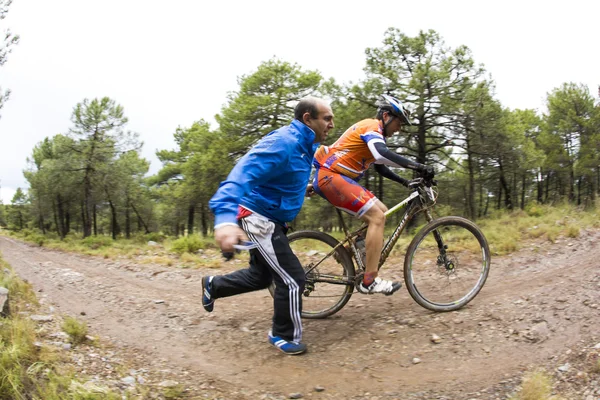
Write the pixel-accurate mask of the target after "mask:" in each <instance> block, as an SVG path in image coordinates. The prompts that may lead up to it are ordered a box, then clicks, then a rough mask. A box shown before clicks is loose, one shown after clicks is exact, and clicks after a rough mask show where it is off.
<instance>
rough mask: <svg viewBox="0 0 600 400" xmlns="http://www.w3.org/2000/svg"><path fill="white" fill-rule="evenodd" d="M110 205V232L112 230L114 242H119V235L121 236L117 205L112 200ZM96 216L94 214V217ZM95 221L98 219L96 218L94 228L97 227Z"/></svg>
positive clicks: (109, 201) (109, 202)
mask: <svg viewBox="0 0 600 400" xmlns="http://www.w3.org/2000/svg"><path fill="white" fill-rule="evenodd" d="M108 204H109V205H110V215H111V219H110V230H111V234H112V238H113V240H117V235H118V234H119V223H118V222H117V209H116V208H115V205H114V204H113V202H112V201H111V200H110V198H109V199H108ZM95 216H96V214H95V213H94V217H95ZM95 221H96V219H95V218H94V228H95V226H96V223H95Z"/></svg>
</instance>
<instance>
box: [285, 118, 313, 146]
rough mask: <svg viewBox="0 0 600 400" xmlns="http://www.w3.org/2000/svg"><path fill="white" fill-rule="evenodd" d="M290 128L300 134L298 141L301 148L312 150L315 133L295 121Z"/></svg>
mask: <svg viewBox="0 0 600 400" xmlns="http://www.w3.org/2000/svg"><path fill="white" fill-rule="evenodd" d="M291 126H292V127H293V128H294V129H295V130H296V131H298V132H299V133H300V135H299V137H298V140H299V141H300V143H301V144H302V146H304V147H306V148H308V149H310V148H312V147H313V146H312V145H313V142H314V141H315V136H316V133H315V131H313V130H312V129H311V128H309V127H308V126H306V125H305V124H303V123H302V122H300V121H299V120H297V119H294V120H293V121H292V123H291Z"/></svg>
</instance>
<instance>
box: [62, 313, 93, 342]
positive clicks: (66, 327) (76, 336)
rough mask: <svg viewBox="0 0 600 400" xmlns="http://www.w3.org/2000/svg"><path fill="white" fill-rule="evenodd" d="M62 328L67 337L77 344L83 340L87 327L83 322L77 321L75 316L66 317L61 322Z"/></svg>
mask: <svg viewBox="0 0 600 400" xmlns="http://www.w3.org/2000/svg"><path fill="white" fill-rule="evenodd" d="M62 330H63V331H64V332H65V333H66V334H67V335H69V339H70V341H71V343H73V344H79V343H83V342H85V337H86V336H87V333H88V329H87V324H86V323H85V322H79V321H77V319H76V318H73V317H66V318H65V320H64V322H63V324H62Z"/></svg>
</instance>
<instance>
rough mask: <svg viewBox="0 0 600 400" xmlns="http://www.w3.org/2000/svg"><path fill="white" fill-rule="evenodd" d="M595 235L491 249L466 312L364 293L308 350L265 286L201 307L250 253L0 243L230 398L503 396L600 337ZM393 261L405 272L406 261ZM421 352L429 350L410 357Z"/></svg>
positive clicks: (160, 360) (126, 333) (116, 337)
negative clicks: (199, 256)
mask: <svg viewBox="0 0 600 400" xmlns="http://www.w3.org/2000/svg"><path fill="white" fill-rule="evenodd" d="M599 239H600V232H596V231H582V234H581V236H580V237H579V238H577V239H566V238H561V239H560V240H559V242H558V243H556V244H554V245H552V244H550V243H548V242H544V243H541V242H540V243H532V244H530V245H528V246H527V247H526V248H524V249H522V250H521V251H519V252H517V253H514V254H513V255H511V256H507V257H495V258H493V259H492V269H491V273H490V276H489V279H488V281H487V283H486V286H485V287H484V288H483V290H482V292H481V293H480V294H479V296H478V297H477V298H476V299H475V300H474V301H473V302H472V303H471V304H469V305H468V306H467V307H465V308H464V309H462V310H460V311H457V312H451V313H445V314H435V313H432V312H429V311H427V310H425V309H423V308H421V307H419V306H418V305H417V304H416V303H414V301H412V299H411V298H410V296H409V295H408V293H407V292H406V290H404V289H402V290H401V291H400V292H398V293H397V294H395V295H394V296H391V297H378V296H361V295H359V294H354V296H353V297H352V299H351V300H350V302H349V304H348V305H347V306H346V307H345V308H344V309H343V310H342V311H340V312H339V313H338V314H336V315H335V316H333V317H330V318H329V319H326V320H316V321H314V320H313V321H310V320H305V321H304V329H305V334H304V339H305V342H306V343H307V344H308V345H309V353H308V354H306V355H304V356H301V357H289V356H285V355H283V354H280V353H279V352H277V351H276V350H275V349H273V348H271V347H270V346H269V345H268V344H267V342H266V334H267V331H268V329H269V326H270V318H271V309H272V306H271V302H272V301H271V298H270V296H269V294H268V292H267V291H263V292H258V293H252V294H247V295H242V296H236V297H232V298H227V299H219V300H217V302H216V304H215V311H214V312H213V313H211V314H208V313H206V312H204V311H203V309H202V307H201V305H200V298H201V289H200V288H201V285H200V278H201V276H202V275H204V274H207V273H212V274H214V273H224V272H227V271H230V270H233V269H235V268H239V267H241V265H240V264H235V263H227V264H224V266H223V267H222V268H221V269H219V270H217V271H215V270H214V269H213V270H183V269H176V268H167V267H160V266H149V265H136V264H135V263H134V262H132V261H130V260H120V261H116V262H115V261H107V260H103V259H100V258H93V257H87V256H79V255H72V254H66V253H62V252H56V251H50V250H46V249H43V248H39V247H33V246H30V245H27V244H24V243H22V242H18V241H16V240H13V239H10V238H6V237H0V252H2V255H3V257H4V259H5V260H6V261H7V262H8V263H9V264H11V265H12V266H13V268H14V269H15V270H16V272H17V273H18V274H19V275H20V276H21V277H22V278H25V279H27V280H28V281H29V282H31V283H32V284H33V285H34V288H35V289H36V290H39V291H42V292H43V293H44V294H45V295H46V296H47V298H48V299H49V300H50V301H51V302H52V303H53V304H54V306H55V307H57V308H58V311H59V312H61V313H65V314H70V315H76V316H77V317H78V318H80V319H83V320H85V321H86V322H87V323H88V325H89V326H90V328H91V330H92V331H93V333H94V334H96V335H98V336H100V337H102V338H104V339H105V340H108V341H110V342H111V343H113V344H115V345H116V346H117V347H118V348H120V349H121V350H122V351H123V352H135V353H136V354H144V355H147V359H148V360H150V361H149V363H151V364H152V365H151V366H149V367H154V368H164V367H165V366H168V367H169V368H171V369H172V370H175V371H177V370H181V371H186V373H187V374H189V376H193V377H194V378H195V379H197V380H198V381H202V382H211V384H213V385H215V386H217V387H220V388H222V389H223V390H226V391H227V393H229V394H230V397H228V398H240V399H241V398H261V397H262V398H270V396H271V395H273V396H276V395H282V394H283V395H287V394H289V393H303V394H304V396H305V397H310V398H315V399H318V398H336V399H337V398H340V399H342V398H344V399H346V398H356V399H362V398H368V399H379V400H383V399H396V398H423V399H430V398H448V399H462V398H465V399H471V398H499V397H497V396H499V395H500V394H502V393H503V387H504V386H506V385H507V382H509V380H510V378H511V377H513V376H516V375H519V373H520V371H521V370H522V369H523V368H524V367H526V366H527V365H529V364H536V363H543V362H545V361H546V360H548V358H549V357H551V356H554V355H557V354H560V353H561V352H563V351H564V350H565V349H567V348H569V347H570V346H573V345H575V344H576V343H577V342H579V341H580V340H590V339H595V338H596V337H597V335H598V333H597V332H600V318H598V313H599V311H598V310H599V306H598V304H599V303H600V296H598V290H599V289H600V268H599V265H600V246H597V245H596V243H597V242H598V240H599ZM386 270H387V271H388V272H386V275H387V276H393V275H394V274H395V275H396V277H397V278H401V276H402V271H401V263H400V262H398V263H397V265H393V264H390V265H387V266H386ZM83 313H84V314H85V315H82V314H83ZM433 334H436V335H438V336H439V337H441V343H439V344H434V343H433V342H432V341H431V340H430V339H431V336H432V335H433ZM415 357H417V358H419V359H421V362H420V363H418V364H413V362H412V360H413V358H415ZM316 386H322V387H324V388H325V391H323V392H320V393H317V392H315V391H314V388H315V387H316ZM506 390H508V389H506Z"/></svg>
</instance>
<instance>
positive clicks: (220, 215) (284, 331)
mask: <svg viewBox="0 0 600 400" xmlns="http://www.w3.org/2000/svg"><path fill="white" fill-rule="evenodd" d="M333 126H334V125H333V112H332V111H331V107H330V106H329V105H328V104H327V103H326V102H325V101H324V100H322V99H318V98H314V97H307V98H304V99H302V100H300V102H299V103H298V105H297V106H296V108H295V110H294V120H293V121H292V123H291V124H290V125H287V126H284V127H282V128H279V129H277V130H275V131H273V132H271V133H269V134H268V135H267V136H265V137H264V138H262V139H261V140H260V141H259V142H258V143H257V144H256V145H255V146H254V147H253V148H252V149H251V150H250V151H249V152H248V153H247V154H246V155H245V156H244V157H242V158H241V159H240V161H239V162H238V163H237V164H236V165H235V167H234V168H233V170H231V172H230V174H229V176H228V177H227V179H226V180H225V181H224V182H222V183H221V185H220V186H219V189H218V190H217V193H215V195H214V196H213V197H212V199H211V200H210V203H209V206H210V209H211V210H212V212H213V213H214V214H215V240H216V242H217V243H218V245H219V247H220V248H221V250H222V251H224V252H231V251H233V250H234V248H233V246H234V245H236V244H238V243H240V242H243V241H247V240H248V239H249V240H250V241H252V242H254V243H255V244H256V248H254V249H251V250H250V265H249V267H248V268H246V269H242V270H239V271H235V272H232V273H230V274H227V275H220V276H205V277H203V278H202V289H203V296H202V305H203V306H204V309H205V310H206V311H208V312H211V311H212V310H213V307H214V301H215V299H218V298H220V297H228V296H233V295H236V294H240V293H247V292H251V291H255V290H260V289H265V288H267V287H268V286H269V285H270V284H271V282H272V281H274V282H275V294H274V297H275V299H274V315H273V328H272V330H271V331H270V332H269V335H268V338H269V342H270V343H271V344H272V345H273V346H275V347H277V348H278V349H279V350H281V351H283V352H284V353H286V354H301V353H304V352H305V351H306V345H305V344H304V343H301V340H302V321H301V320H300V313H301V311H302V297H301V296H302V292H303V291H304V283H305V276H304V270H303V268H302V265H301V264H300V261H298V258H297V257H296V256H295V255H294V253H293V252H292V250H291V248H290V244H289V242H288V240H287V237H286V231H287V225H286V223H287V222H289V221H291V220H293V219H294V218H295V217H296V215H298V212H299V211H300V208H301V207H302V203H303V202H304V195H305V192H306V187H307V183H308V181H309V179H310V172H311V165H312V164H311V163H312V159H313V155H314V153H315V150H316V148H317V144H318V143H320V142H321V141H323V140H324V139H325V137H326V136H327V133H328V132H329V130H330V129H332V128H333Z"/></svg>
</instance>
